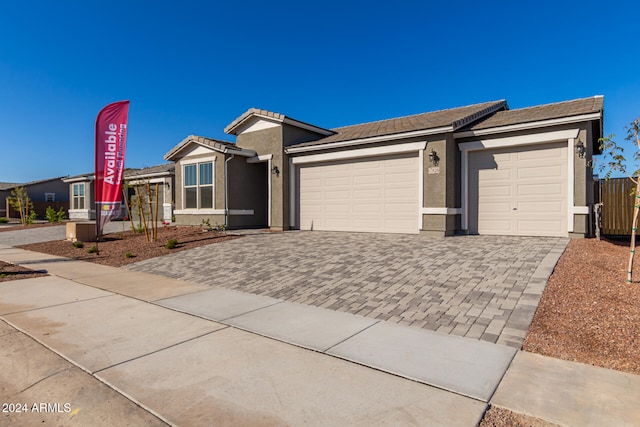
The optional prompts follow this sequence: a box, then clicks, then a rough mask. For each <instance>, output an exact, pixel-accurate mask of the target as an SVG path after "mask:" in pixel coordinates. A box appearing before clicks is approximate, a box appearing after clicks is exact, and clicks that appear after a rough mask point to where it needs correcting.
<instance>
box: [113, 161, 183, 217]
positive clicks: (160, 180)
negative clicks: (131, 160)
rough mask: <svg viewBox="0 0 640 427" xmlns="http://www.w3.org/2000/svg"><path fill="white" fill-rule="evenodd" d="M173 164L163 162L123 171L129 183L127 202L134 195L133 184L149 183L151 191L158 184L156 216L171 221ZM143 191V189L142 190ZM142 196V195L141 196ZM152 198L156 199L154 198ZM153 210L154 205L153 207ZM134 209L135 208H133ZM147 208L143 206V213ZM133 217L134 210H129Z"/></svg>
mask: <svg viewBox="0 0 640 427" xmlns="http://www.w3.org/2000/svg"><path fill="white" fill-rule="evenodd" d="M174 170H175V165H174V164H173V163H165V164H162V165H157V166H151V167H148V168H143V169H129V170H127V171H125V173H124V179H125V181H126V183H127V184H128V185H129V203H130V201H131V200H132V198H133V197H134V196H135V190H134V189H133V187H134V186H140V187H141V188H143V187H146V184H147V183H149V185H150V189H151V191H152V192H155V189H156V185H157V186H158V198H157V201H158V217H159V220H161V221H171V220H172V216H173V199H174V196H173V193H174V190H175V180H174V178H175V176H174V175H175V174H174ZM142 192H144V190H142ZM141 197H142V196H141ZM154 200H156V199H155V198H154ZM129 207H130V208H131V204H130V205H129ZM153 209H154V211H155V207H154V208H153ZM134 210H135V209H134ZM146 212H147V209H146V207H145V213H146ZM131 215H132V216H133V217H137V216H136V215H138V214H137V213H136V212H131Z"/></svg>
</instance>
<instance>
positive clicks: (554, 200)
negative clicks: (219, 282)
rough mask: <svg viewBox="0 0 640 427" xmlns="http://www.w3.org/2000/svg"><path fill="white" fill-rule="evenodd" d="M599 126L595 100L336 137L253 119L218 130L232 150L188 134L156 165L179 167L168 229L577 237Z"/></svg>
mask: <svg viewBox="0 0 640 427" xmlns="http://www.w3.org/2000/svg"><path fill="white" fill-rule="evenodd" d="M602 120H603V97H601V96H596V97H592V98H583V99H577V100H572V101H566V102H559V103H554V104H547V105H539V106H534V107H529V108H522V109H516V110H510V109H509V107H508V105H507V102H506V101H504V100H501V101H493V102H486V103H482V104H475V105H469V106H465V107H460V108H453V109H448V110H441V111H435V112H429V113H423V114H417V115H412V116H406V117H400V118H395V119H389V120H381V121H377V122H372V123H365V124H359V125H354V126H346V127H341V128H336V129H324V128H321V127H318V126H314V125H311V124H308V123H304V122H301V121H298V120H295V119H292V118H290V117H287V116H285V115H282V114H278V113H273V112H269V111H265V110H258V109H250V110H248V111H247V112H246V113H244V114H243V115H241V116H240V117H238V118H237V119H236V120H234V121H233V122H232V123H231V124H229V125H228V126H227V127H226V128H225V132H226V133H228V134H230V135H235V136H236V142H235V144H234V143H230V142H225V141H219V140H214V139H210V138H205V137H201V136H189V137H187V138H186V139H184V140H183V141H182V142H180V143H179V144H178V145H177V146H176V147H174V148H173V149H172V150H170V151H169V152H168V153H167V154H166V155H165V159H166V160H170V161H174V162H176V187H177V188H176V191H175V197H176V199H175V203H176V210H175V216H176V221H177V222H178V223H185V224H199V223H200V222H201V221H202V220H206V219H209V220H210V221H211V222H212V225H213V223H218V224H221V223H225V224H227V226H230V227H249V226H256V227H259V226H268V227H271V228H272V229H276V230H282V229H285V230H286V229H303V230H330V231H367V232H390V233H426V234H430V235H434V236H447V235H452V234H495V235H526V236H563V237H567V236H571V237H582V236H585V235H589V234H591V232H592V219H591V214H592V207H593V200H594V195H593V185H592V182H593V175H592V169H591V167H590V166H589V165H590V162H591V160H592V156H593V155H594V154H599V145H598V139H599V138H600V137H601V136H602ZM227 207H228V208H227Z"/></svg>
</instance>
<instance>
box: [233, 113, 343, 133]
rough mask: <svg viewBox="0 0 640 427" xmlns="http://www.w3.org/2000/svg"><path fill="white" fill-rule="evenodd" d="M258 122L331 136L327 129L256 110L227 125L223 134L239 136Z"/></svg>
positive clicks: (282, 115)
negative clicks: (282, 125)
mask: <svg viewBox="0 0 640 427" xmlns="http://www.w3.org/2000/svg"><path fill="white" fill-rule="evenodd" d="M259 121H263V122H267V123H273V124H276V125H280V124H286V125H289V126H294V127H297V128H300V129H304V130H308V131H311V132H315V133H317V134H318V135H322V136H326V135H331V134H332V133H333V132H332V131H330V130H328V129H324V128H321V127H318V126H314V125H311V124H309V123H305V122H301V121H299V120H296V119H293V118H291V117H287V116H285V115H284V114H280V113H274V112H272V111H267V110H261V109H258V108H249V109H248V110H247V111H245V112H244V113H243V114H242V115H241V116H240V117H238V118H237V119H235V120H234V121H232V122H231V123H229V125H228V126H227V127H226V128H224V132H225V133H228V134H230V135H239V134H241V133H243V132H245V131H247V129H248V128H251V127H252V126H253V125H254V124H255V123H256V122H259Z"/></svg>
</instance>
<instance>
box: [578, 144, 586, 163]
mask: <svg viewBox="0 0 640 427" xmlns="http://www.w3.org/2000/svg"><path fill="white" fill-rule="evenodd" d="M585 152H586V148H585V146H584V142H582V141H579V142H578V144H576V153H578V157H580V158H581V159H584V155H585Z"/></svg>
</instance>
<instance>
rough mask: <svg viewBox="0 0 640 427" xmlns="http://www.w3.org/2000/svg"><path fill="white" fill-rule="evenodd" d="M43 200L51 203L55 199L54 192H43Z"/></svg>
mask: <svg viewBox="0 0 640 427" xmlns="http://www.w3.org/2000/svg"><path fill="white" fill-rule="evenodd" d="M44 201H45V202H47V203H53V202H55V201H56V193H44Z"/></svg>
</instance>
